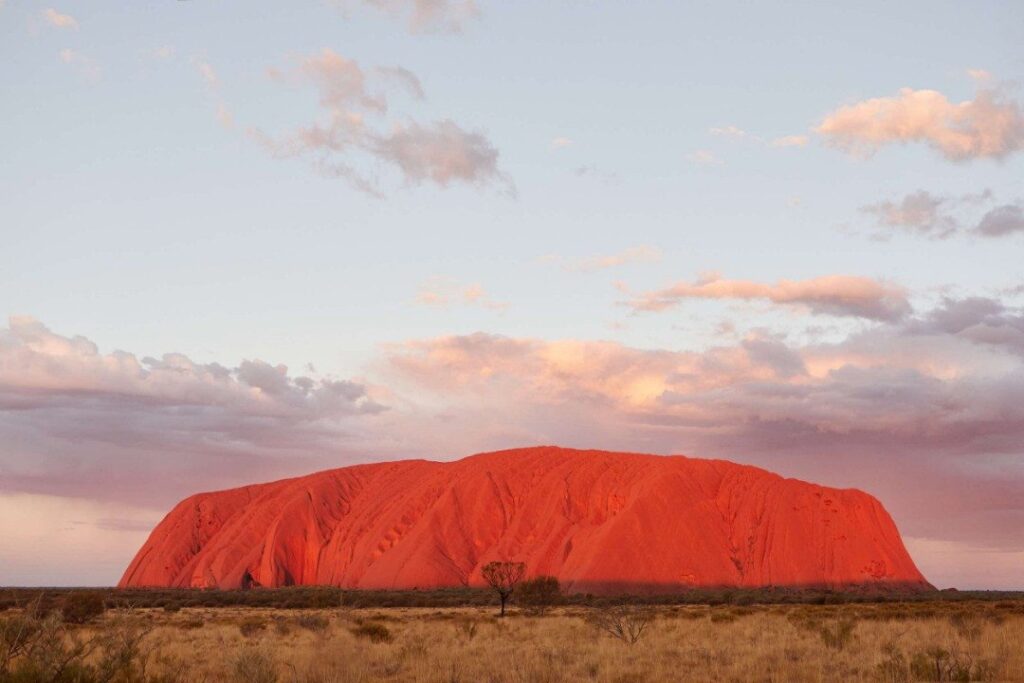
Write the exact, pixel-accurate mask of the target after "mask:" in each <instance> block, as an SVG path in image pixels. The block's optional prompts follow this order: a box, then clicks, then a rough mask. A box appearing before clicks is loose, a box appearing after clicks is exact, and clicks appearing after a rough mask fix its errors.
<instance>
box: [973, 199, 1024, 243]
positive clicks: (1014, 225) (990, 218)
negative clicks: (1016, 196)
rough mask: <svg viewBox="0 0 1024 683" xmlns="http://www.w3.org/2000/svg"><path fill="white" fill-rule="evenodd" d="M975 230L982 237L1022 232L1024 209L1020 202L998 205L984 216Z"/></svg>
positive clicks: (1023, 230) (1023, 227) (1023, 229)
mask: <svg viewBox="0 0 1024 683" xmlns="http://www.w3.org/2000/svg"><path fill="white" fill-rule="evenodd" d="M975 231H976V232H977V233H978V234H979V235H981V236H982V237H1004V236H1006V235H1012V234H1019V233H1022V232H1024V209H1022V208H1021V205H1020V204H1006V205H1004V206H998V207H996V208H994V209H992V210H991V211H989V212H988V213H986V214H985V215H984V216H982V218H981V221H980V222H979V223H978V225H977V227H976V228H975Z"/></svg>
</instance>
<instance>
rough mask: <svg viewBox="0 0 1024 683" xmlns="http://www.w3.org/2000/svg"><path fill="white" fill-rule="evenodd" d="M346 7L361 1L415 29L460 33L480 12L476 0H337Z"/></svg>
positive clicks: (414, 31)
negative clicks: (403, 21)
mask: <svg viewBox="0 0 1024 683" xmlns="http://www.w3.org/2000/svg"><path fill="white" fill-rule="evenodd" d="M337 1H338V2H339V4H340V5H341V6H342V7H344V8H346V9H347V8H349V7H351V6H353V5H357V4H362V5H365V6H368V7H373V8H376V9H378V10H381V11H383V12H385V13H386V14H388V15H391V16H393V17H396V18H399V19H403V20H405V21H406V22H407V25H408V27H409V30H410V31H411V32H413V33H423V32H441V33H458V32H460V31H462V29H463V28H464V27H465V25H466V23H468V22H469V21H471V20H474V19H476V18H477V17H479V16H480V9H479V7H478V6H477V3H476V1H475V0H337Z"/></svg>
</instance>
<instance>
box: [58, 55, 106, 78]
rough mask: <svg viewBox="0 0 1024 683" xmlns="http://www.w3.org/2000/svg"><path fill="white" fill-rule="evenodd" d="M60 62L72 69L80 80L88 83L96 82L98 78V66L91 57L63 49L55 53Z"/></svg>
mask: <svg viewBox="0 0 1024 683" xmlns="http://www.w3.org/2000/svg"><path fill="white" fill-rule="evenodd" d="M57 56H58V57H59V58H60V61H62V62H64V63H65V64H67V65H69V66H70V67H72V68H73V69H74V70H75V71H77V72H78V74H79V75H80V76H82V78H84V79H85V80H87V81H90V82H96V81H98V80H99V78H100V65H99V64H98V63H97V62H96V60H95V59H93V58H92V57H88V56H86V55H83V54H82V53H80V52H76V51H75V50H72V49H70V48H64V49H63V50H61V51H60V52H58V53H57Z"/></svg>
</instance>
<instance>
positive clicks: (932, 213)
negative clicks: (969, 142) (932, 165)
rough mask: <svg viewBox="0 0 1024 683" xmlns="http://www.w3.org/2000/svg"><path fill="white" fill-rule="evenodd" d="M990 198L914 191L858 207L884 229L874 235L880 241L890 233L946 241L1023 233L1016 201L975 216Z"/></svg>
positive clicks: (985, 193)
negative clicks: (901, 232)
mask: <svg viewBox="0 0 1024 683" xmlns="http://www.w3.org/2000/svg"><path fill="white" fill-rule="evenodd" d="M993 199H994V195H993V194H992V192H991V191H989V190H984V191H983V192H979V193H975V194H965V195H960V196H958V197H953V196H948V195H942V196H940V195H935V194H932V193H930V192H928V191H926V190H917V191H916V192H912V193H910V194H908V195H906V196H904V197H903V198H902V199H900V200H897V201H892V200H884V201H881V202H877V203H875V204H868V205H866V206H862V207H861V211H862V212H864V213H867V214H871V215H873V216H875V218H876V220H877V223H878V225H879V226H880V227H882V228H885V229H886V231H887V232H883V233H877V234H876V237H880V238H887V237H888V234H887V233H888V232H891V231H892V230H902V231H904V232H907V233H910V234H915V235H918V236H921V237H928V238H931V239H946V238H948V237H951V236H953V235H955V234H971V235H974V236H975V237H980V238H984V239H990V238H999V237H1010V236H1013V235H1015V234H1019V233H1022V232H1024V209H1022V205H1024V204H1022V202H1021V201H1019V200H1018V201H1017V202H1012V203H1007V204H1001V205H999V206H996V207H994V208H991V209H989V210H988V211H986V212H985V213H984V214H981V215H980V216H979V215H978V214H977V211H978V208H979V207H980V206H982V205H985V204H988V203H989V202H991V201H992V200H993ZM972 213H974V216H973V217H972V216H971V214H972ZM968 226H973V227H968Z"/></svg>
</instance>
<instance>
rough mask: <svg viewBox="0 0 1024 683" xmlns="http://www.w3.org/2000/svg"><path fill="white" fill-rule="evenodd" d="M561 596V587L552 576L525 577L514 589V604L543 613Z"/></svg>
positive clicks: (555, 603) (558, 600)
mask: <svg viewBox="0 0 1024 683" xmlns="http://www.w3.org/2000/svg"><path fill="white" fill-rule="evenodd" d="M561 598H562V590H561V587H560V586H559V585H558V579H556V578H555V577H553V576H536V577H534V578H532V579H527V580H525V581H523V582H522V583H521V584H519V587H518V588H517V589H516V604H517V605H520V606H522V607H525V608H527V609H528V610H529V611H531V612H534V613H537V614H544V612H545V611H546V610H547V608H548V607H551V606H552V605H557V604H558V603H559V602H560V601H561Z"/></svg>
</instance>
